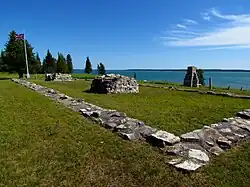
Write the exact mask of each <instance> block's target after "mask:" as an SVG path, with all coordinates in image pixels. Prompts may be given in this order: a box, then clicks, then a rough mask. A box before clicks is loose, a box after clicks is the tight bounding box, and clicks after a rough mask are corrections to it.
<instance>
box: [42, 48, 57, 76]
mask: <svg viewBox="0 0 250 187" xmlns="http://www.w3.org/2000/svg"><path fill="white" fill-rule="evenodd" d="M43 68H44V73H55V72H56V60H55V59H54V58H53V56H52V54H51V53H50V51H49V50H48V51H47V55H46V57H45V63H44V67H43Z"/></svg>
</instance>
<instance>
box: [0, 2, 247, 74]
mask: <svg viewBox="0 0 250 187" xmlns="http://www.w3.org/2000/svg"><path fill="white" fill-rule="evenodd" d="M249 7H250V1H247V0H202V1H201V0H174V1H172V0H71V1H66V0H60V1H57V0H40V1H32V0H23V1H20V0H18V1H17V0H13V1H3V2H1V11H0V16H1V19H0V49H2V48H3V47H4V43H5V42H6V41H7V39H8V33H9V32H10V31H11V30H16V31H17V32H18V33H22V32H25V34H26V38H27V39H28V41H29V42H30V43H31V44H32V45H33V47H34V48H35V51H37V52H39V54H40V56H41V58H43V57H44V55H45V54H46V51H47V49H50V50H51V52H52V54H53V55H57V52H62V53H63V54H65V55H66V54H67V53H70V54H71V55H72V58H73V63H74V66H75V68H80V69H82V68H84V65H85V58H86V56H90V59H91V62H92V64H93V66H94V67H96V64H97V63H99V62H100V61H102V62H103V63H104V64H105V66H106V68H107V69H129V68H153V69H164V68H169V69H172V68H186V67H187V66H188V65H195V66H197V67H200V68H224V69H232V68H235V69H250V9H249Z"/></svg>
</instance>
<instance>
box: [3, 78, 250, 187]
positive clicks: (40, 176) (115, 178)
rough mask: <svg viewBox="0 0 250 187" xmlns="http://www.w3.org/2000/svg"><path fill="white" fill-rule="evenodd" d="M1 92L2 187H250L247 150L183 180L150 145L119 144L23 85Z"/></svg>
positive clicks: (218, 159) (219, 159)
mask: <svg viewBox="0 0 250 187" xmlns="http://www.w3.org/2000/svg"><path fill="white" fill-rule="evenodd" d="M77 83H78V82H77ZM80 83H81V82H80V81H79V84H80ZM82 84H83V83H81V85H82ZM54 86H55V85H54ZM68 86H69V85H68ZM78 86H79V85H78ZM60 87H61V88H63V89H65V88H64V86H61V85H60ZM69 88H71V86H69ZM82 88H83V89H85V88H84V87H83V86H82ZM0 90H1V92H0V106H1V108H0V186H175V187H176V186H181V187H182V186H188V187H189V186H190V187H196V186H197V187H198V186H202V187H213V186H241V187H244V186H245V187H248V186H249V173H250V143H245V144H243V145H242V146H241V147H235V148H234V149H232V150H230V151H228V152H227V153H226V154H222V155H220V156H218V157H216V158H215V159H213V160H212V162H211V163H210V164H209V165H208V166H206V167H203V168H202V169H201V170H199V171H198V172H195V173H190V174H188V173H187V174H184V173H182V172H179V171H176V170H175V169H174V168H172V167H170V166H168V165H166V164H165V159H166V156H164V155H163V154H161V153H159V152H158V151H157V150H155V149H154V148H152V147H151V146H149V145H148V144H144V143H142V142H129V141H124V140H122V139H121V138H119V137H118V136H117V135H116V134H113V133H111V132H109V131H107V130H105V129H104V128H102V127H99V126H97V125H95V124H93V123H91V122H90V121H87V120H85V119H84V118H82V117H81V116H80V115H79V114H77V113H74V112H72V111H70V110H69V109H66V108H64V107H63V106H62V105H60V104H56V103H54V102H52V101H51V100H49V99H48V98H46V97H44V96H41V95H39V94H38V93H35V92H33V91H31V90H29V89H27V88H25V87H23V86H20V85H17V84H15V83H12V82H11V81H9V80H1V81H0ZM70 90H71V89H70ZM70 90H68V92H71V91H70ZM146 91H147V90H146ZM72 92H73V91H72ZM155 92H157V89H156V90H155ZM76 93H78V91H77V90H76ZM81 94H83V93H81ZM79 96H80V93H79ZM82 96H84V95H82ZM99 96H100V95H99ZM96 97H98V95H97V96H95V98H96ZM133 97H134V96H133ZM108 100H110V102H112V99H108ZM115 102H116V101H115ZM166 107H168V106H166ZM173 115H174V114H172V116H173ZM176 118H177V117H176ZM58 121H59V122H58ZM57 124H59V125H57Z"/></svg>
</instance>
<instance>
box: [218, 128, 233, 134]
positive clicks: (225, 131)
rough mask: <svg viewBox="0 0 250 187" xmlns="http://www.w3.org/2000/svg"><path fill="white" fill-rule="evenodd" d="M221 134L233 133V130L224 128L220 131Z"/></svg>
mask: <svg viewBox="0 0 250 187" xmlns="http://www.w3.org/2000/svg"><path fill="white" fill-rule="evenodd" d="M219 132H222V133H231V132H232V130H231V129H230V128H223V129H220V130H219Z"/></svg>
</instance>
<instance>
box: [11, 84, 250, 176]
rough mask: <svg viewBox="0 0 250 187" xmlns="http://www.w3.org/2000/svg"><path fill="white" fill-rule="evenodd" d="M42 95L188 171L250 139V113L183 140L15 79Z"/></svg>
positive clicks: (54, 91) (186, 135)
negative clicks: (154, 150) (149, 147)
mask: <svg viewBox="0 0 250 187" xmlns="http://www.w3.org/2000/svg"><path fill="white" fill-rule="evenodd" d="M12 81H14V82H16V83H19V84H21V85H24V86H26V87H28V88H30V89H32V90H34V91H36V92H38V93H40V94H42V95H45V96H47V97H50V98H51V99H53V100H55V101H57V102H59V103H62V104H63V105H65V106H67V107H69V108H71V109H72V110H73V111H76V112H80V113H81V114H82V115H83V116H84V117H86V118H89V119H91V120H93V121H94V122H96V123H98V124H100V125H101V126H103V127H105V128H107V129H109V130H111V131H113V132H116V133H118V134H119V135H120V136H121V137H122V138H124V139H128V140H142V141H147V142H149V143H150V144H151V145H153V146H157V147H159V148H160V149H161V151H163V153H164V154H168V155H172V156H173V158H171V159H169V161H168V164H170V165H173V166H174V167H176V168H178V169H182V170H186V171H195V170H197V169H198V168H200V167H202V166H204V165H207V164H208V163H209V161H210V160H211V158H213V157H214V156H217V155H219V154H221V153H223V152H225V151H226V150H228V149H230V148H231V147H233V146H235V145H238V144H239V143H241V142H242V141H244V140H248V139H249V138H250V110H249V109H248V110H243V111H241V112H238V113H237V117H232V118H228V119H224V120H223V121H222V122H218V123H216V124H212V125H210V126H204V127H203V128H202V129H197V130H194V131H192V132H188V133H185V134H182V135H181V136H180V137H178V136H175V135H174V134H172V133H169V132H166V131H162V130H157V129H155V128H152V127H150V126H147V125H146V124H144V122H143V121H140V120H137V119H133V118H129V117H127V115H126V114H125V113H123V112H118V111H115V110H108V109H104V108H101V107H98V106H96V105H93V104H90V103H87V102H85V101H84V100H83V99H74V98H72V97H69V96H67V95H65V94H62V93H60V92H58V91H56V90H54V89H50V88H46V87H44V86H40V85H37V84H34V83H31V82H28V81H26V80H21V79H12Z"/></svg>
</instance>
